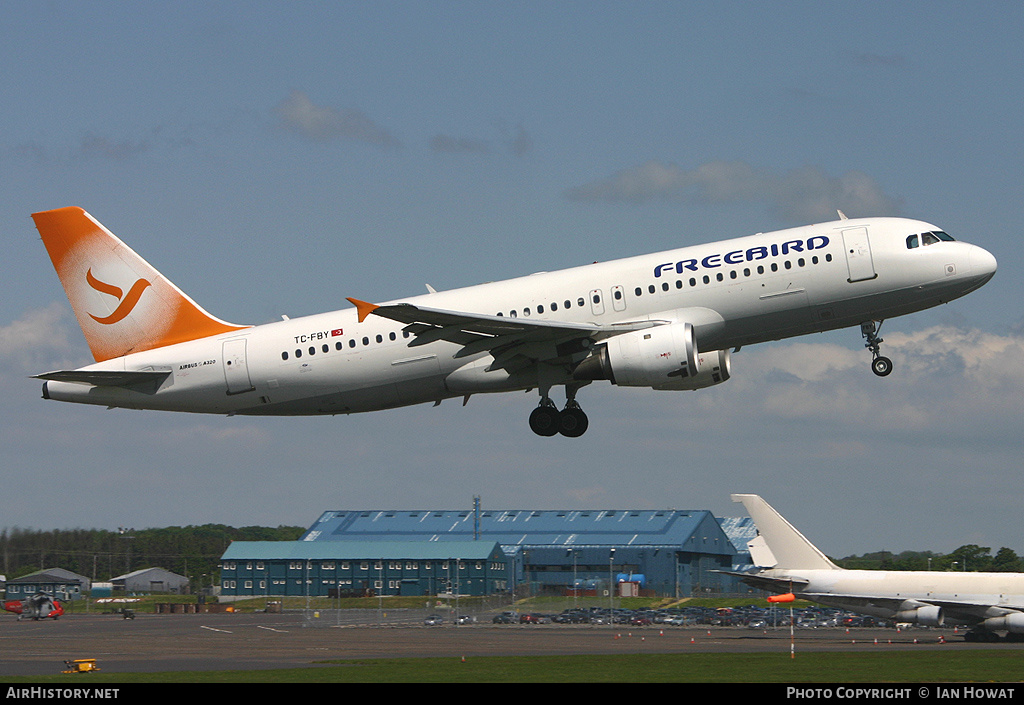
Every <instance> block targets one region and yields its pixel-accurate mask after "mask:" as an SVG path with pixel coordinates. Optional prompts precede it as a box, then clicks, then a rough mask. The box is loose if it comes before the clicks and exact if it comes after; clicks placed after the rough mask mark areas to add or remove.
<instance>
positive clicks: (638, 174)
mask: <svg viewBox="0 0 1024 705" xmlns="http://www.w3.org/2000/svg"><path fill="white" fill-rule="evenodd" d="M565 197H566V198H568V199H569V200H573V201H605V202H627V203H644V202H648V201H668V202H678V203H695V204H711V203H734V202H751V201H762V202H765V203H767V205H768V208H769V209H770V210H771V211H772V212H774V213H775V214H776V215H778V216H780V217H782V218H784V219H786V220H790V221H794V222H807V221H821V220H831V219H833V218H834V217H835V214H836V210H837V209H840V210H843V211H844V212H846V214H847V215H850V216H874V215H895V214H897V213H898V212H899V211H900V203H899V200H898V199H896V198H894V197H892V196H889V195H887V194H885V193H884V192H883V191H882V189H881V187H880V186H879V185H878V184H877V183H876V182H875V181H874V180H873V179H871V178H870V177H869V176H867V175H866V174H863V173H861V172H859V171H850V172H847V173H846V174H844V175H842V176H838V177H834V176H829V175H828V174H826V173H824V172H823V171H822V170H821V169H819V168H818V167H814V166H805V167H802V168H799V169H794V170H792V171H790V172H788V173H786V174H771V173H767V172H762V171H758V170H756V169H754V168H753V167H752V166H750V165H749V164H747V163H745V162H738V161H737V162H721V161H718V162H708V163H707V164H702V165H700V166H698V167H697V168H696V169H692V170H689V171H686V170H684V169H680V168H679V167H678V166H676V165H674V164H666V163H664V162H660V161H649V162H647V163H645V164H641V165H639V166H635V167H632V168H629V169H625V170H623V171H620V172H618V173H617V174H614V175H612V176H610V177H608V178H605V179H599V180H597V181H593V182H591V183H589V184H584V185H582V186H577V187H575V188H571V189H568V190H566V191H565Z"/></svg>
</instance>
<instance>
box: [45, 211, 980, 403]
mask: <svg viewBox="0 0 1024 705" xmlns="http://www.w3.org/2000/svg"><path fill="white" fill-rule="evenodd" d="M935 230H937V228H935V226H933V225H929V224H927V223H923V222H920V221H913V220H906V219H897V218H875V219H863V220H842V221H837V222H833V223H824V224H819V225H812V226H805V227H800V228H794V229H791V230H783V231H778V232H774V233H764V234H757V235H752V236H749V237H744V238H739V239H735V240H727V241H721V242H715V243H710V244H706V245H698V246H693V247H686V248H681V249H678V250H673V251H669V252H661V253H657V254H651V255H644V256H638V257H632V258H628V259H623V260H617V261H612V262H604V263H595V264H591V265H586V266H582V267H576V268H572V269H567V270H563V271H558V272H544V273H539V274H534V275H531V276H526V277H520V278H517V279H510V280H506V281H500V282H492V283H488V284H481V285H477V286H471V287H466V288H462V289H455V290H451V291H443V292H437V293H430V294H426V295H422V296H416V297H411V298H406V299H400V300H397V301H396V303H397V302H401V303H410V304H414V305H418V306H423V307H430V308H433V309H445V310H453V311H464V312H469V313H477V314H485V315H490V316H493V315H496V314H500V315H502V316H515V317H517V318H529V319H531V320H548V321H559V322H572V323H594V324H599V325H611V324H613V323H621V322H627V321H629V322H632V321H643V320H655V319H657V320H669V321H673V320H681V319H685V320H687V321H689V322H690V323H692V324H693V326H694V330H695V339H696V342H697V345H698V347H699V349H700V350H701V351H711V350H720V349H728V348H738V347H740V346H744V345H750V344H754V343H760V342H765V341H769V340H778V339H782V338H788V337H792V336H798V335H803V334H807V333H813V332H820V331H825V330H831V329H836V328H843V327H848V326H855V325H858V324H860V323H862V322H865V321H870V320H882V319H886V318H890V317H894V316H900V315H904V314H909V313H913V312H915V311H920V310H923V309H927V308H929V307H932V306H936V305H938V304H941V303H945V302H947V301H950V300H952V299H955V298H957V297H960V296H963V295H964V294H966V293H968V292H970V291H972V290H974V289H976V288H978V287H979V286H981V285H982V284H984V283H985V282H986V281H988V279H989V278H991V276H992V274H993V273H994V271H995V260H994V258H993V257H992V256H991V255H990V254H989V253H988V252H986V251H985V250H983V249H981V248H980V247H977V246H975V245H971V244H968V243H964V242H952V241H943V242H938V243H936V244H933V245H930V246H927V247H925V246H921V247H914V248H910V247H908V245H907V241H906V240H907V237H908V236H911V235H913V234H917V233H925V232H929V231H935ZM412 340H413V336H411V335H410V334H408V333H405V332H403V325H402V324H401V323H397V322H395V321H393V320H388V319H386V318H381V317H378V316H372V315H371V316H368V317H366V318H365V320H364V321H362V322H359V321H358V318H357V314H356V310H355V309H344V310H339V311H333V312H330V313H322V314H318V315H313V316H306V317H302V318H296V319H289V320H282V321H278V322H274V323H269V324H265V325H259V326H254V327H250V328H246V329H243V330H239V331H234V332H230V333H225V334H222V335H216V336H211V337H208V338H203V339H199V340H193V341H191V342H186V343H180V344H176V345H169V346H166V347H161V348H157V349H153V350H148V351H146V352H139V353H134V354H129V355H125V356H123V357H119V358H115V359H112V360H108V361H105V362H102V363H97V364H95V365H90V366H88V367H86V368H83V369H84V370H117V371H121V370H127V371H135V370H140V371H144V370H157V371H169V375H168V376H167V377H166V378H165V379H164V380H163V381H162V382H161V383H160V384H159V386H158V387H154V388H152V389H145V388H141V387H140V388H128V387H110V386H92V385H89V384H83V383H79V382H65V381H53V380H51V381H48V382H46V385H45V392H44V394H45V396H47V397H48V398H51V399H57V400H63V401H73V402H80V403H92V404H102V405H105V406H115V407H128V408H146V409H163V410H171V411H191V412H205V413H223V414H265V415H304V414H337V413H352V412H363V411H373V410H378V409H387V408H393V407H398V406H405V405H409V404H417V403H422V402H436V401H439V400H441V399H445V398H449V397H455V396H464V395H466V394H470V393H474V392H476V391H481V392H483V391H506V390H512V389H524V388H530V387H533V386H536V384H535V383H531V382H530V380H528V379H527V380H525V381H524V379H523V378H517V379H515V380H514V381H510V382H508V383H507V384H506V385H502V384H501V383H499V384H491V383H488V382H482V383H481V384H480V387H479V389H474V388H467V387H466V385H465V383H462V384H458V385H455V384H451V383H449V382H448V381H446V378H448V377H449V375H451V374H452V373H453V372H454V371H456V370H457V369H458V368H460V367H462V366H464V365H467V364H473V362H474V360H477V359H478V358H480V357H482V356H481V355H477V356H475V357H468V358H467V357H461V358H455V357H454V355H455V353H456V352H457V351H458V350H459V349H460V346H459V345H457V344H454V343H450V342H445V341H437V342H433V343H429V344H425V345H420V346H416V347H410V346H409V343H410V342H411V341H412Z"/></svg>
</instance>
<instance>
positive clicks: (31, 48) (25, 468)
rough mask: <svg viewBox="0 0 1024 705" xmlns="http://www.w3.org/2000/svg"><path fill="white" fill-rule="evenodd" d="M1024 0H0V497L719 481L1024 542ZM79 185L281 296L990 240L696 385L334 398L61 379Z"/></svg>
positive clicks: (89, 195) (326, 493) (169, 245)
mask: <svg viewBox="0 0 1024 705" xmlns="http://www.w3.org/2000/svg"><path fill="white" fill-rule="evenodd" d="M1021 27H1024V6H1022V5H1020V4H1019V3H1011V2H1006V3H1000V2H995V3H985V4H982V5H970V6H966V5H963V4H962V3H942V2H939V3H935V2H930V3H917V2H909V3H896V4H892V3H885V4H883V3H841V4H821V3H798V2H786V3H739V2H737V3H711V4H708V3H689V2H664V3H663V2H644V3H616V2H587V3H576V2H558V3H551V2H520V3H503V2H445V3H426V2H423V3H410V2H399V3H389V2H378V3H355V2H335V3H312V2H299V3H283V2H245V3H235V2H219V3H198V2H197V3H191V2H176V3H108V2H90V3H81V2H49V3H7V4H6V5H5V8H4V22H3V23H2V24H0V62H2V63H0V65H3V66H4V67H5V70H4V71H3V72H2V74H0V96H3V98H4V99H3V100H2V101H0V128H2V129H0V184H2V188H0V235H2V237H3V243H4V246H5V248H6V250H7V252H8V258H7V259H6V262H7V265H8V266H7V271H6V274H5V276H4V278H3V280H2V282H3V289H2V291H3V296H2V297H0V390H2V393H3V398H4V399H5V400H6V404H5V407H4V410H3V411H2V412H0V414H2V423H0V453H2V456H0V457H2V463H3V473H4V477H5V481H6V483H7V486H8V488H9V489H8V492H7V493H5V495H4V499H3V500H0V526H22V527H29V526H31V527H37V528H51V527H103V528H115V527H117V526H122V525H130V526H134V527H142V526H167V525H181V524H200V523H207V522H220V523H228V524H234V525H245V524H272V525H276V524H298V525H308V524H310V523H311V522H312V521H313V520H315V518H316V517H317V516H318V515H319V514H320V513H321V512H322V511H324V510H327V509H348V508H363V507H370V508H403V509H404V508H409V509H422V508H432V507H441V508H459V507H469V506H470V505H471V502H472V497H473V495H480V496H481V498H482V502H483V505H484V506H485V507H489V508H502V507H537V508H575V507H596V508H632V507H637V508H660V507H675V508H701V509H703V508H707V509H711V510H712V511H715V512H716V513H718V514H722V515H742V507H740V505H733V504H732V503H730V502H729V499H728V495H729V494H730V493H731V492H757V493H759V494H761V495H763V496H764V497H765V498H766V499H767V500H768V501H769V502H771V503H772V504H774V505H775V506H776V507H777V508H779V509H780V510H781V511H783V513H784V514H785V515H786V516H787V517H789V518H790V519H791V520H792V521H793V522H794V523H795V524H796V525H797V526H798V527H799V528H800V529H801V530H802V531H804V533H805V534H807V535H808V536H809V537H810V538H811V539H812V540H815V541H816V542H817V543H818V544H819V545H820V547H821V548H822V549H823V550H825V551H826V552H828V553H830V554H833V555H847V554H849V553H860V552H864V551H869V550H879V549H889V550H905V549H921V550H924V549H930V550H936V551H949V550H952V549H954V548H956V547H957V546H959V545H961V544H965V543H979V544H981V545H984V546H992V547H993V550H995V549H997V548H998V547H1000V546H1009V547H1011V548H1013V549H1014V550H1016V551H1018V552H1024V536H1022V535H1021V530H1020V523H1019V508H1020V506H1021V504H1022V499H1024V497H1022V495H1024V489H1022V485H1021V482H1020V470H1021V455H1022V453H1021V451H1022V450H1024V443H1022V441H1021V437H1022V431H1024V428H1022V426H1024V422H1022V418H1024V402H1022V399H1024V394H1022V392H1024V310H1022V308H1024V307H1022V305H1021V303H1020V301H1021V299H1020V295H1019V291H1018V290H1019V282H1020V272H1021V271H1022V267H1024V259H1022V257H1021V254H1020V247H1019V245H1020V230H1021V225H1020V218H1019V215H1018V209H1019V206H1020V204H1021V203H1022V202H1024V198H1022V196H1024V187H1022V179H1021V176H1022V165H1024V158H1022V157H1024V154H1022V151H1024V150H1022V138H1021V135H1024V124H1022V123H1024V119H1022V111H1021V110H1020V100H1019V96H1018V95H1017V93H1018V92H1019V91H1018V90H1017V88H1018V87H1019V86H1021V85H1024V75H1022V74H1024V56H1022V54H1024V50H1022V48H1021V43H1020V41H1019V33H1020V29H1021ZM66 205H79V206H82V207H84V208H86V209H87V210H88V211H89V212H90V213H92V214H93V215H94V216H95V217H97V218H98V219H99V220H100V221H101V222H103V223H104V224H105V225H106V226H107V227H108V228H110V229H111V230H112V231H113V232H114V233H116V234H117V235H119V236H120V237H121V238H122V239H123V240H125V241H126V242H127V243H128V244H129V245H130V246H132V247H133V248H134V249H136V250H137V251H138V252H139V253H140V254H142V255H143V256H144V257H145V258H147V259H148V260H149V261H150V262H151V263H152V264H153V265H154V266H156V267H157V268H158V269H159V270H161V271H162V272H163V273H164V274H166V275H167V276H168V277H170V278H171V279H172V280H173V281H174V282H175V283H176V284H178V285H179V286H180V287H181V288H182V289H184V290H185V291H186V292H188V293H189V294H190V295H191V296H192V297H193V298H195V299H196V300H197V301H199V302H200V303H201V304H202V305H203V306H204V307H205V308H207V309H208V310H210V311H211V312H212V313H214V314H215V315H218V316H220V317H222V318H224V319H226V320H230V321H233V322H238V323H261V322H266V321H271V320H276V319H278V318H279V317H280V316H281V315H282V314H287V315H289V316H292V317H295V316H300V315H304V314H310V313H316V312H320V311H324V310H331V309H335V308H342V307H344V306H347V303H346V302H345V301H344V299H345V297H346V296H354V297H357V298H362V299H365V300H383V299H394V298H399V297H401V296H404V295H413V294H418V293H421V292H423V291H425V288H424V287H425V285H426V284H430V285H432V286H434V287H436V288H438V289H445V288H452V287H456V286H464V285H470V284H474V283H478V282H483V281H489V280H494V279H502V278H507V277H512V276H518V275H521V274H526V273H529V272H533V271H538V270H553V269H558V268H561V267H569V266H574V265H577V264H581V263H585V262H591V261H595V260H608V259H612V258H615V257H621V256H628V255H632V254H639V253H643V252H652V251H657V250H661V249H667V248H671V247H677V246H682V245H687V244H694V243H698V242H702V241H707V240H713V239H720V238H726V237H734V236H741V235H747V234H751V233H754V232H759V231H767V230H771V229H776V228H781V227H787V226H791V225H799V224H804V223H808V222H814V221H818V220H822V219H829V218H831V217H832V214H833V213H834V211H835V209H836V208H842V209H843V210H844V211H845V212H846V213H847V215H849V216H851V217H856V216H870V215H903V216H908V217H914V218H921V219H924V220H927V221H929V222H933V223H935V224H936V225H938V226H939V227H941V228H943V229H945V230H946V231H947V232H949V233H951V234H952V235H953V236H954V237H957V238H959V239H964V240H968V241H971V242H974V243H977V244H979V245H981V246H983V247H985V248H986V249H988V250H990V251H991V252H993V253H994V254H995V255H996V257H997V258H998V260H999V272H998V274H997V275H996V277H995V279H993V281H992V282H991V283H989V284H988V285H987V286H985V287H984V288H983V289H982V290H980V291H978V292H976V293H974V294H972V295H970V296H969V297H967V298H965V299H962V300H960V301H957V302H954V303H952V304H949V305H947V306H943V307H940V308H938V309H933V310H931V311H927V312H923V313H920V314H916V315H914V316H910V317H906V318H902V319H894V320H892V321H888V322H887V323H886V324H885V327H884V328H883V330H882V333H883V336H884V337H885V341H886V343H885V345H886V350H887V352H888V353H889V354H890V356H891V357H892V358H893V359H894V361H895V363H896V371H895V372H894V373H893V375H891V376H890V377H888V378H886V379H884V380H880V379H876V378H875V377H874V376H873V375H871V373H870V372H869V370H868V365H867V362H868V353H867V352H866V351H864V350H863V348H862V342H861V338H860V335H859V332H858V331H857V330H855V329H851V330H845V331H838V332H835V333H830V334H827V335H818V336H811V337H807V338H802V339H797V340H793V341H783V342H780V343H775V344H771V345H765V346H759V347H751V348H745V349H744V350H742V351H741V352H740V353H738V354H736V355H735V356H734V358H733V379H732V380H730V381H729V382H728V383H727V384H723V385H721V386H718V387H715V388H712V389H708V390H704V391H701V392H683V393H658V392H653V391H649V390H623V389H617V388H612V387H610V386H609V385H607V384H604V383H601V384H595V385H591V386H590V387H588V388H587V389H585V390H584V391H583V392H582V393H581V397H580V399H581V403H582V404H583V405H584V408H586V409H587V411H588V413H589V415H590V418H591V429H590V431H589V432H588V433H587V435H586V436H584V437H583V438H582V439H579V440H577V441H569V440H566V439H561V438H556V439H541V438H537V437H535V436H534V435H533V434H532V433H530V431H529V430H528V428H527V426H526V416H527V414H528V413H529V411H530V410H531V409H532V407H533V406H534V405H535V403H536V402H535V399H534V397H533V396H532V395H531V396H526V395H516V394H512V395H503V396H486V395H481V396H475V397H473V398H472V399H471V400H470V402H469V405H468V406H466V407H465V408H463V407H462V406H461V405H460V403H459V402H457V401H454V402H446V403H444V404H442V405H441V406H440V407H437V408H431V407H429V406H425V407H414V408H410V409H402V410H397V411H393V412H383V413H375V414H369V415H362V416H353V417H336V418H323V419H319V418H317V419H244V418H230V419H228V418H220V417H204V416H188V415H174V414H165V413H158V412H129V411H123V410H111V411H107V410H104V409H101V408H92V407H77V406H73V405H61V404H56V403H47V402H44V401H42V400H41V399H40V398H39V384H38V382H37V381H36V380H31V379H28V376H29V375H30V374H34V373H38V372H42V371H45V370H50V369H56V368H62V367H66V366H80V365H82V364H86V363H88V362H90V361H91V359H90V357H89V353H88V349H87V348H86V346H85V343H84V340H83V339H82V336H81V333H80V332H79V331H78V328H77V326H76V325H75V323H74V319H73V316H72V315H71V313H70V309H69V307H68V304H67V301H66V298H65V297H64V294H63V291H62V290H61V288H60V286H59V283H58V281H57V278H56V276H55V275H54V274H53V270H52V267H51V266H50V263H49V261H48V259H47V258H46V254H45V251H44V249H43V247H42V245H41V243H40V241H39V239H38V236H37V233H36V232H35V230H34V228H33V226H32V222H31V220H30V218H29V214H30V213H32V212H34V211H37V210H46V209H50V208H56V207H61V206H66Z"/></svg>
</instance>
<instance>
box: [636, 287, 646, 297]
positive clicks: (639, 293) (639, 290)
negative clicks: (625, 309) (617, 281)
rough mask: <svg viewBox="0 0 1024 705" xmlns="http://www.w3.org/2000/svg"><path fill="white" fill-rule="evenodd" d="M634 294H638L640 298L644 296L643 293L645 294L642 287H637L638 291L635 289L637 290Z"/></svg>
mask: <svg viewBox="0 0 1024 705" xmlns="http://www.w3.org/2000/svg"><path fill="white" fill-rule="evenodd" d="M633 293H634V294H636V295H637V296H640V295H641V294H643V293H644V290H643V289H641V288H640V287H637V288H636V289H635V290H634V291H633Z"/></svg>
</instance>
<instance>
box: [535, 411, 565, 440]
mask: <svg viewBox="0 0 1024 705" xmlns="http://www.w3.org/2000/svg"><path fill="white" fill-rule="evenodd" d="M559 416H560V414H559V411H558V409H557V408H556V407H555V406H554V405H550V406H548V405H545V404H542V405H541V406H538V407H537V408H536V409H534V410H533V413H531V414H530V430H531V431H533V432H534V433H536V434H537V435H538V436H553V435H555V434H556V433H558V431H559V428H560V424H559Z"/></svg>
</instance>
